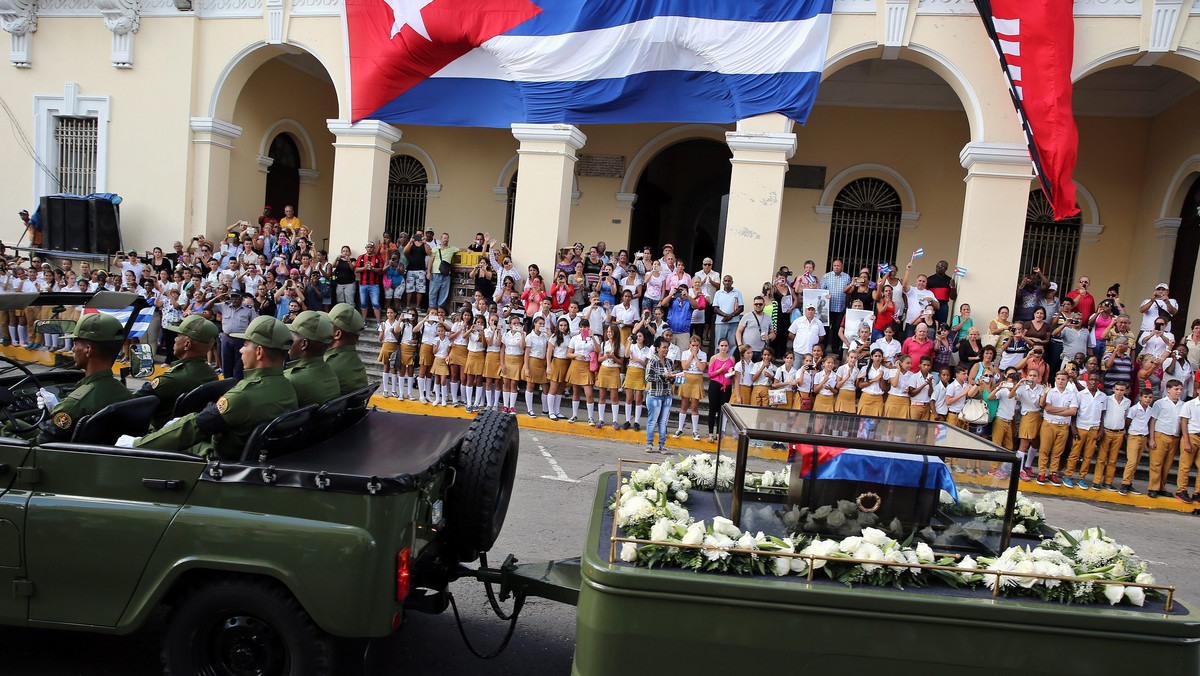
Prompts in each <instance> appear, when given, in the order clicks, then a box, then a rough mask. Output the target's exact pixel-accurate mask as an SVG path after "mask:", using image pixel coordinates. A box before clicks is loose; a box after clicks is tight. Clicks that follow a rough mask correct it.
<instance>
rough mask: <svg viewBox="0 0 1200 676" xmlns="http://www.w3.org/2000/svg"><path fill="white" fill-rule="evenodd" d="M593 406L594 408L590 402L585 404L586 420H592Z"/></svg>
mask: <svg viewBox="0 0 1200 676" xmlns="http://www.w3.org/2000/svg"><path fill="white" fill-rule="evenodd" d="M593 406H594V404H592V402H590V401H589V402H587V412H588V420H591V419H592V407H593Z"/></svg>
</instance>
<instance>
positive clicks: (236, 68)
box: [208, 41, 350, 120]
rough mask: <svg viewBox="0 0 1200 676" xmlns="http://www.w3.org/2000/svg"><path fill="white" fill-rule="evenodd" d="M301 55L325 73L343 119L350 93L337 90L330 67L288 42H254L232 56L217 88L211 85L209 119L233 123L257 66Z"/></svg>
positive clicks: (218, 81) (298, 45)
mask: <svg viewBox="0 0 1200 676" xmlns="http://www.w3.org/2000/svg"><path fill="white" fill-rule="evenodd" d="M300 52H303V53H305V54H307V55H309V56H311V57H313V58H314V59H316V60H317V62H318V63H320V64H321V67H322V68H323V69H324V70H325V74H326V75H327V76H328V77H329V81H330V86H331V87H333V88H334V91H335V92H336V94H337V101H338V113H339V114H338V117H339V118H344V117H346V116H347V111H348V110H349V109H350V106H349V101H348V96H349V93H348V92H347V91H344V89H345V88H343V87H338V86H337V79H336V78H335V77H334V71H333V69H331V68H330V67H329V64H328V63H326V62H325V60H324V59H322V58H321V57H320V56H319V55H318V54H317V52H316V51H315V50H313V49H310V48H308V47H306V46H304V45H302V44H300V43H297V42H290V41H289V42H287V43H285V44H282V45H271V44H267V43H266V42H254V43H251V44H249V45H246V46H245V47H243V48H242V50H241V51H239V52H238V53H237V54H235V55H234V57H233V58H232V59H230V61H229V63H227V64H225V68H224V69H222V70H221V74H220V75H219V76H217V81H216V84H214V85H213V91H212V96H211V97H210V99H209V103H208V116H209V117H212V118H216V119H221V120H229V119H232V118H233V110H234V107H235V106H236V105H237V100H238V96H239V95H241V92H242V88H243V87H245V85H246V82H247V81H248V80H249V79H250V77H251V76H253V75H254V73H255V71H257V70H258V68H259V66H262V65H263V64H264V63H266V62H267V61H270V60H271V59H273V58H275V57H277V56H281V55H284V54H297V53H300Z"/></svg>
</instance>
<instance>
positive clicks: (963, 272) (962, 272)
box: [954, 265, 967, 277]
mask: <svg viewBox="0 0 1200 676" xmlns="http://www.w3.org/2000/svg"><path fill="white" fill-rule="evenodd" d="M954 276H955V277H966V276H967V269H966V268H964V267H963V266H961V265H955V266H954Z"/></svg>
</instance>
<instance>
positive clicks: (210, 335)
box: [163, 315, 217, 343]
mask: <svg viewBox="0 0 1200 676" xmlns="http://www.w3.org/2000/svg"><path fill="white" fill-rule="evenodd" d="M163 328H164V329H166V330H168V331H174V332H175V333H178V334H179V335H181V336H187V337H188V338H191V339H192V340H198V341H200V342H201V343H211V342H213V341H214V340H216V339H217V325H216V324H213V323H212V322H210V321H208V320H207V319H205V318H204V317H201V316H200V315H188V317H187V319H184V320H183V323H182V324H180V325H179V326H164V327H163Z"/></svg>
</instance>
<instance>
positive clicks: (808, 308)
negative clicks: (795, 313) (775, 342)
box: [788, 303, 825, 360]
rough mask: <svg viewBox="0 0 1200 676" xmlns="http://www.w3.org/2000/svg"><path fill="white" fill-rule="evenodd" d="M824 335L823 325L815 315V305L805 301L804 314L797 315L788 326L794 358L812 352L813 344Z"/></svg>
mask: <svg viewBox="0 0 1200 676" xmlns="http://www.w3.org/2000/svg"><path fill="white" fill-rule="evenodd" d="M824 335H825V325H824V324H822V323H821V320H820V319H819V318H818V317H817V306H815V305H813V304H812V303H805V304H804V316H803V317H797V318H796V320H795V321H793V322H792V325H791V326H789V327H788V338H790V339H791V341H792V352H794V353H795V355H796V359H799V360H803V355H806V354H812V349H813V345H816V344H817V343H819V342H821V337H822V336H824Z"/></svg>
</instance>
